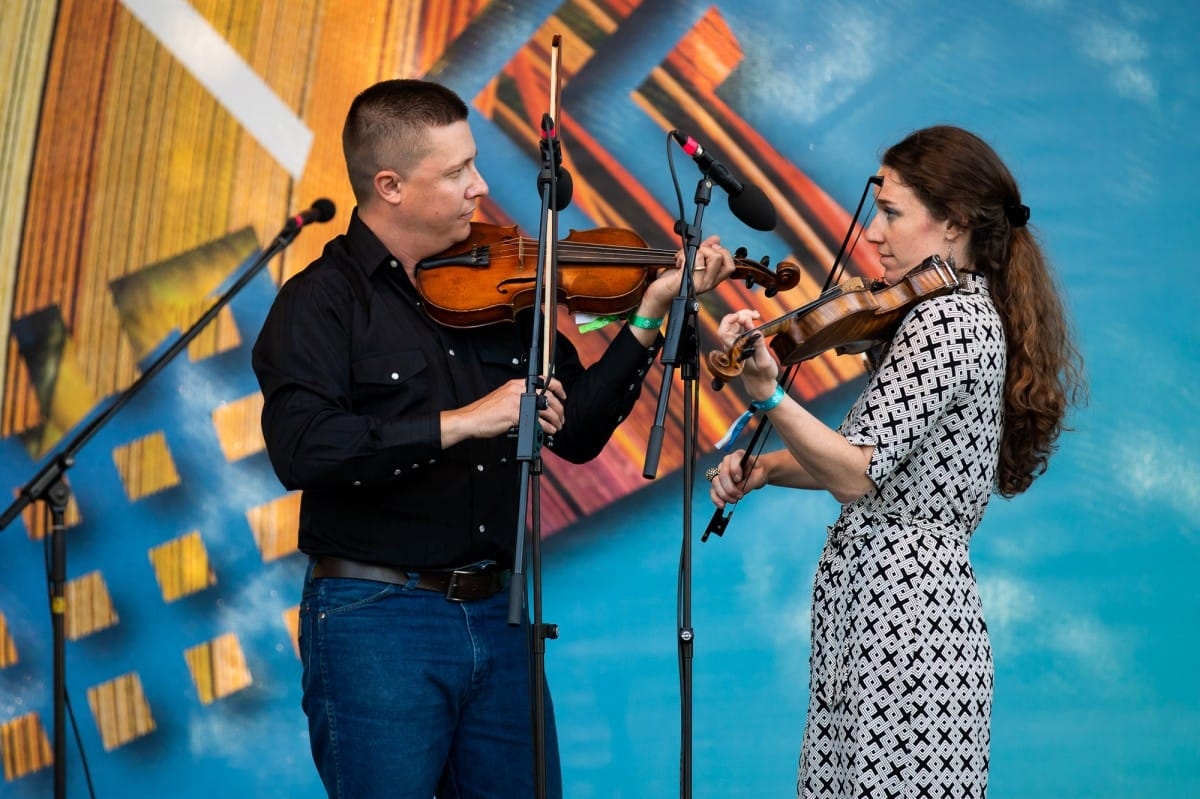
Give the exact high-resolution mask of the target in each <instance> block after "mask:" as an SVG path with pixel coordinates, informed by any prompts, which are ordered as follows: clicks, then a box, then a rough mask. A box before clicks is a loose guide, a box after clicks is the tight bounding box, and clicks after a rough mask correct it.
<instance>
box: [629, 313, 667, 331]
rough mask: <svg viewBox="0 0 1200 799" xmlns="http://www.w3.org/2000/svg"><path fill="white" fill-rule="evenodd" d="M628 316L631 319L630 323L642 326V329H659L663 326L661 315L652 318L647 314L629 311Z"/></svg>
mask: <svg viewBox="0 0 1200 799" xmlns="http://www.w3.org/2000/svg"><path fill="white" fill-rule="evenodd" d="M627 318H628V319H629V324H631V325H633V326H634V327H640V328H641V329H642V330H658V329H659V328H660V327H662V323H663V320H662V317H661V316H660V317H659V318H657V319H651V318H649V317H647V316H638V315H637V314H635V313H634V312H633V311H630V312H629V316H628V317H627Z"/></svg>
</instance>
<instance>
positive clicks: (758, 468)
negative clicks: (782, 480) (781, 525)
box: [708, 449, 767, 508]
mask: <svg viewBox="0 0 1200 799" xmlns="http://www.w3.org/2000/svg"><path fill="white" fill-rule="evenodd" d="M745 455H746V451H745V450H744V449H739V450H738V451H737V452H734V453H731V454H729V455H726V456H725V457H724V458H722V459H721V463H720V464H718V465H717V473H716V475H715V476H714V477H713V479H712V480H711V481H710V482H709V488H708V496H709V498H710V499H712V501H713V504H714V505H716V506H717V507H718V508H724V507H725V505H727V504H729V503H732V502H738V501H740V500H741V498H742V497H744V496H746V495H747V494H749V493H750V492H751V491H753V490H754V489H756V488H762V487H763V486H764V485H766V484H767V470H766V467H765V466H764V465H763V463H762V460H761V459H760V458H755V459H754V460H753V461H752V462H751V468H750V470H749V473H748V474H747V472H746V470H744V469H743V468H742V458H744V457H745Z"/></svg>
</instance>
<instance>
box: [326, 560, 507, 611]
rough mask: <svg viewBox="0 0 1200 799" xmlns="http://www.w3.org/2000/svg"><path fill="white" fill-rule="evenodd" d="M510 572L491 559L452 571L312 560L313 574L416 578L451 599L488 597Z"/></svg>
mask: <svg viewBox="0 0 1200 799" xmlns="http://www.w3.org/2000/svg"><path fill="white" fill-rule="evenodd" d="M509 575H510V572H509V571H508V570H507V569H503V568H501V567H500V566H499V565H497V564H496V563H495V562H493V561H487V562H485V563H482V564H473V565H471V566H464V567H463V568H460V569H454V570H451V571H422V572H416V571H409V570H407V569H398V568H395V567H393V566H380V565H378V564H374V563H359V562H358V561H356V560H347V559H346V558H335V557H332V556H330V555H322V556H320V557H319V558H317V560H316V563H314V564H313V568H312V577H313V579H314V580H319V579H321V578H322V577H341V578H346V579H350V580H373V581H374V582H377V583H392V584H393V585H410V584H411V583H412V581H413V579H414V578H415V579H416V581H417V582H416V585H415V586H414V587H415V588H420V589H421V590H422V591H437V592H438V593H439V594H444V595H445V597H446V599H448V600H450V601H451V602H470V601H471V600H475V599H487V598H488V597H490V596H492V595H493V594H497V593H499V592H500V591H503V590H504V589H505V588H507V587H508V581H509Z"/></svg>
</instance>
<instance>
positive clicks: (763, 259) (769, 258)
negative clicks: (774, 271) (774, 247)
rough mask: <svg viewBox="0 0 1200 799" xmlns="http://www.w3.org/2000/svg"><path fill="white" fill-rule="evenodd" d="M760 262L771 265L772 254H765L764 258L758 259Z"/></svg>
mask: <svg viewBox="0 0 1200 799" xmlns="http://www.w3.org/2000/svg"><path fill="white" fill-rule="evenodd" d="M758 262H759V263H760V264H762V265H763V266H770V265H771V256H769V255H764V256H763V257H762V258H759V259H758Z"/></svg>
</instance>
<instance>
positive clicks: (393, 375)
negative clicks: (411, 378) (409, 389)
mask: <svg viewBox="0 0 1200 799" xmlns="http://www.w3.org/2000/svg"><path fill="white" fill-rule="evenodd" d="M392 379H393V380H399V379H400V373H399V372H392Z"/></svg>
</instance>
